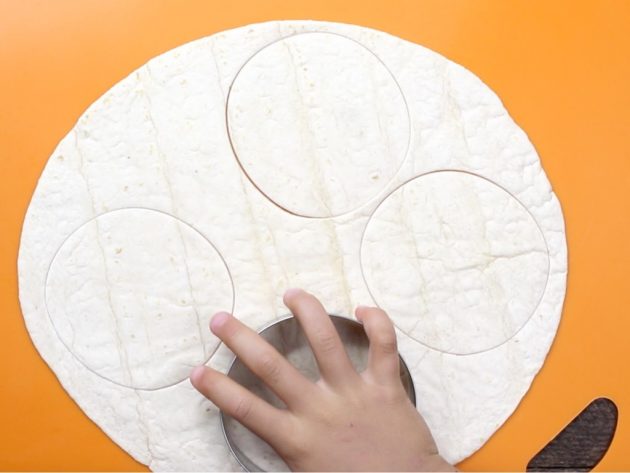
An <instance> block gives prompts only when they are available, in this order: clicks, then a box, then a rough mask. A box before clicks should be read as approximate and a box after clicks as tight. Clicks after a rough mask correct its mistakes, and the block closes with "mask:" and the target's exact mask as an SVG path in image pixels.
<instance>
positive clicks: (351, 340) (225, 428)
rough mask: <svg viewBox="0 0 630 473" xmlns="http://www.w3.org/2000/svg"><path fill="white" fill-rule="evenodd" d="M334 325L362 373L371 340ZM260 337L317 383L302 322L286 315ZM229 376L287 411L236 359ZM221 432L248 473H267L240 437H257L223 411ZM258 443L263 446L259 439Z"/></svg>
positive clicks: (352, 326) (353, 328)
mask: <svg viewBox="0 0 630 473" xmlns="http://www.w3.org/2000/svg"><path fill="white" fill-rule="evenodd" d="M330 317H331V319H332V322H333V325H334V326H335V329H336V330H337V333H338V334H339V337H340V338H341V341H342V342H343V344H344V346H345V348H346V352H347V353H348V356H349V357H350V360H351V361H352V364H353V365H354V367H355V369H357V371H362V370H363V369H364V368H365V367H366V365H367V356H368V348H369V340H368V338H367V335H366V334H365V330H364V329H363V325H362V324H360V323H359V322H357V321H355V320H352V319H349V318H347V317H342V316H339V315H333V314H331V315H330ZM258 333H259V335H260V336H261V337H262V338H263V339H264V340H266V341H267V342H269V343H270V344H271V345H272V346H273V347H274V348H275V349H276V350H278V351H279V352H280V353H281V354H282V355H284V356H286V357H287V359H288V360H289V361H290V362H291V363H292V364H293V365H294V366H296V368H298V370H299V371H300V372H301V373H302V374H304V375H306V376H307V377H308V378H309V379H311V380H313V381H315V380H317V379H318V378H319V370H318V369H317V363H316V361H315V357H314V355H313V354H312V352H311V350H310V347H309V345H308V341H307V339H306V336H305V335H304V333H303V332H302V330H301V328H300V325H299V323H298V321H297V320H296V319H295V318H294V317H293V316H292V315H286V316H284V317H281V318H280V319H277V320H275V321H273V322H271V323H270V324H268V325H266V326H264V327H263V328H262V329H260V330H259V331H258ZM398 358H399V360H400V380H401V382H402V384H403V387H404V389H405V392H406V393H407V396H408V397H409V400H410V401H411V402H412V403H413V404H414V406H415V404H416V391H415V388H414V385H413V379H412V378H411V373H410V372H409V368H408V367H407V364H406V363H405V361H404V360H403V358H402V356H400V354H399V355H398ZM227 374H228V376H229V377H230V378H232V379H233V380H235V381H236V382H238V383H239V384H241V385H243V386H244V387H246V388H248V389H249V390H250V391H252V392H254V393H255V394H257V395H258V396H260V397H262V398H263V399H264V400H266V401H267V402H269V403H271V404H272V405H275V406H277V407H284V404H283V403H282V401H281V400H280V399H278V397H277V396H275V394H273V393H272V392H271V391H270V390H269V389H268V388H267V387H266V386H265V384H264V383H263V382H262V381H261V380H260V379H259V378H258V377H257V376H256V375H254V374H253V373H252V372H251V371H250V370H249V368H247V366H245V364H244V363H243V362H242V361H241V360H240V358H238V357H235V358H234V360H233V361H232V363H231V364H230V368H229V369H228V373H227ZM220 417H221V430H222V432H223V437H224V438H225V442H226V444H227V446H228V448H229V449H230V452H231V453H232V455H233V456H234V458H235V459H236V461H237V462H238V463H239V464H240V465H241V467H242V468H243V470H245V471H265V470H264V469H263V468H262V467H260V466H259V465H258V464H257V463H256V461H255V459H252V458H250V456H249V455H248V454H247V453H246V452H245V450H246V449H247V448H246V447H245V448H244V447H243V445H241V443H240V442H239V440H240V439H239V438H238V437H239V432H240V435H241V436H243V435H246V436H248V437H250V439H249V442H245V443H250V446H251V441H252V440H253V438H254V437H255V436H254V434H253V433H251V432H249V431H247V429H245V427H243V426H241V425H240V424H239V423H238V422H237V421H236V420H234V419H233V418H232V417H230V416H228V415H227V414H225V413H224V412H223V411H221V416H220ZM256 439H257V437H256ZM257 441H258V442H261V443H262V442H263V441H262V440H260V439H258V440H257Z"/></svg>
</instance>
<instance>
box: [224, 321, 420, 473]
mask: <svg viewBox="0 0 630 473" xmlns="http://www.w3.org/2000/svg"><path fill="white" fill-rule="evenodd" d="M330 317H331V319H332V321H333V323H334V325H335V328H337V331H338V332H339V327H344V328H345V329H348V328H349V329H351V330H354V331H357V332H359V331H360V332H361V333H362V334H363V336H364V337H365V338H366V339H367V335H365V331H364V330H363V325H362V324H360V323H359V322H357V321H355V320H353V319H349V318H347V317H342V316H339V315H332V314H331V315H330ZM292 323H295V324H297V323H298V322H297V320H296V319H295V318H294V317H293V316H292V315H286V316H284V317H281V318H280V319H277V320H274V321H273V322H271V323H269V324H267V325H265V326H264V327H263V328H261V329H260V330H259V331H258V333H259V334H260V335H261V336H263V338H265V334H269V333H270V332H272V331H274V330H278V328H279V327H280V326H281V325H286V324H292ZM340 336H341V335H340ZM342 341H344V340H343V337H342ZM398 358H399V360H400V380H401V382H402V384H403V387H404V389H405V392H406V393H407V396H408V397H409V400H410V401H411V402H412V403H413V405H414V406H415V405H416V390H415V388H414V385H413V379H412V378H411V373H410V372H409V368H407V364H406V363H405V360H403V358H402V356H400V354H399V355H398ZM237 363H240V359H239V358H237V357H235V358H234V359H233V360H232V362H231V363H230V368H229V369H228V372H227V375H228V376H230V377H232V376H231V375H232V374H233V371H234V368H235V366H236V364H237ZM226 416H227V414H225V413H224V412H223V411H221V414H220V418H221V431H222V432H223V437H224V439H225V442H226V444H227V446H228V448H229V449H230V452H231V453H232V455H233V456H234V458H235V459H236V461H237V462H238V463H239V465H240V466H241V468H243V470H244V471H248V472H249V471H264V470H263V469H262V468H260V467H259V466H258V465H257V464H256V463H254V462H253V461H252V460H251V459H250V458H249V457H248V456H247V454H246V453H245V452H243V451H242V450H241V449H240V448H239V446H238V445H237V443H236V442H235V441H234V440H233V439H232V438H231V436H230V434H229V432H228V430H227V429H226V427H225V419H226Z"/></svg>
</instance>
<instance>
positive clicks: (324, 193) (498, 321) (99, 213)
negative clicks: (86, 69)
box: [19, 21, 567, 470]
mask: <svg viewBox="0 0 630 473" xmlns="http://www.w3.org/2000/svg"><path fill="white" fill-rule="evenodd" d="M301 33H308V34H301ZM566 263H567V255H566V243H565V234H564V224H563V219H562V213H561V210H560V206H559V204H558V200H557V199H556V197H555V195H554V194H553V192H552V190H551V187H550V185H549V182H548V181H547V178H546V177H545V174H544V172H543V170H542V168H541V166H540V162H539V159H538V156H537V154H536V152H535V150H534V148H533V147H532V145H531V143H530V142H529V141H528V139H527V137H526V135H525V134H524V133H523V132H522V131H521V130H520V128H519V127H518V126H517V125H516V124H515V123H514V122H513V121H512V119H511V118H510V117H509V115H508V114H507V112H506V110H505V109H504V108H503V106H502V104H501V102H500V101H499V99H498V98H497V97H496V95H495V94H494V93H493V92H492V91H491V90H490V89H488V87H486V86H485V85H484V84H483V83H482V82H481V81H480V80H479V79H478V78H477V77H475V76H474V75H473V74H471V73H470V72H468V71H467V70H466V69H464V68H462V67H461V66H458V65H457V64H454V63H453V62H451V61H449V60H447V59H445V58H444V57H442V56H440V55H439V54H436V53H434V52H432V51H430V50H427V49H426V48H423V47H421V46H418V45H415V44H412V43H409V42H406V41H403V40H401V39H398V38H394V37H392V36H389V35H387V34H385V33H381V32H377V31H374V30H369V29H366V28H361V27H357V26H350V25H342V24H332V23H317V22H296V21H291V22H274V23H264V24H258V25H253V26H247V27H243V28H238V29H235V30H231V31H228V32H225V33H220V34H216V35H214V36H211V37H208V38H204V39H201V40H198V41H195V42H192V43H190V44H187V45H184V46H182V47H179V48H177V49H175V50H173V51H170V52H168V53H165V54H163V55H162V56H159V57H157V58H155V59H153V60H152V61H150V62H149V63H148V64H147V65H145V66H143V67H141V68H140V69H138V70H137V71H135V72H133V73H132V74H131V75H130V76H129V77H127V78H125V79H124V80H122V81H121V82H120V83H118V84H116V85H115V86H114V87H113V88H112V89H111V90H110V91H108V92H107V93H106V94H105V95H104V96H103V97H101V98H100V99H99V100H97V101H96V102H95V103H94V104H93V105H92V106H91V107H90V108H89V110H88V111H87V112H86V113H85V114H84V115H83V116H82V117H81V118H80V119H79V121H78V123H77V125H76V126H75V127H74V129H73V130H72V131H71V132H70V133H69V134H68V135H67V136H66V137H65V138H64V139H63V140H62V141H61V142H60V144H59V146H58V147H57V149H56V150H55V152H54V153H53V154H52V156H51V157H50V160H49V162H48V164H47V165H46V168H45V170H44V172H43V174H42V177H41V179H40V181H39V184H38V186H37V189H36V191H35V193H34V196H33V199H32V202H31V205H30V207H29V209H28V212H27V215H26V219H25V222H24V230H23V234H22V242H21V247H20V255H19V277H20V300H21V303H22V309H23V313H24V318H25V320H26V323H27V326H28V330H29V332H30V334H31V336H32V339H33V341H34V343H35V345H36V346H37V348H38V350H39V351H40V353H41V355H42V357H43V358H44V359H45V360H46V362H47V363H48V364H49V365H50V367H51V368H52V369H53V371H54V372H55V374H56V375H57V377H58V378H59V380H60V381H61V383H62V384H63V386H64V388H65V389H66V390H67V391H68V393H69V394H70V395H71V396H72V397H73V398H74V399H75V400H76V402H77V403H78V404H79V405H80V407H81V408H82V409H83V410H84V411H85V412H86V414H87V415H88V416H89V417H90V418H92V419H93V420H94V421H95V422H96V423H97V424H98V425H99V426H100V427H101V428H102V429H103V430H104V431H105V432H106V433H107V434H108V435H109V436H110V437H111V438H112V439H113V440H114V441H115V442H117V443H118V444H119V445H121V446H122V447H123V448H124V449H125V450H127V451H128V452H129V453H130V454H131V455H132V456H133V457H134V458H136V459H137V460H139V461H140V462H142V463H145V464H147V465H149V466H150V467H151V468H152V469H154V470H207V469H215V470H231V469H237V465H236V464H235V462H234V461H233V459H232V458H231V457H230V455H229V453H228V450H227V448H226V446H225V445H224V441H223V437H222V435H221V431H220V427H219V422H218V411H217V409H216V407H214V406H213V405H212V404H211V403H210V402H209V401H207V400H205V399H204V398H203V397H202V396H200V395H199V394H198V393H197V392H196V391H195V390H194V389H193V388H192V386H191V385H190V383H189V381H188V380H187V376H188V374H189V372H190V370H191V368H192V367H193V366H195V365H196V364H199V363H204V362H206V363H208V364H209V365H210V366H213V367H215V368H219V369H222V370H225V369H226V368H227V364H228V362H229V361H230V353H229V351H228V350H227V349H226V348H225V347H223V346H222V345H220V344H219V343H218V340H217V339H216V338H214V337H213V336H212V335H211V334H210V333H209V332H208V330H207V321H208V319H209V317H210V316H211V315H212V313H214V312H215V311H217V310H220V309H227V310H233V311H234V313H235V315H236V316H237V317H239V318H240V319H241V320H243V321H244V322H245V323H247V324H248V325H250V326H251V327H254V328H258V327H260V326H262V325H265V324H267V323H268V322H270V321H271V320H273V319H274V318H276V317H278V316H281V315H283V314H285V313H286V308H285V307H283V305H282V300H281V297H282V294H283V292H284V290H285V289H286V288H288V287H295V286H298V287H305V288H307V289H309V290H310V291H312V292H313V293H315V294H316V295H317V296H318V297H320V298H321V300H322V301H323V303H324V304H325V306H326V307H327V309H328V310H329V311H330V312H331V313H336V314H346V315H351V314H352V311H353V308H354V307H355V306H356V305H358V304H368V305H370V304H375V303H378V304H379V305H381V306H382V307H384V308H385V309H386V310H388V311H389V313H390V315H391V316H392V318H393V319H394V321H395V323H396V325H397V327H398V337H399V345H400V351H401V354H402V356H403V358H404V359H405V360H406V362H407V364H408V366H409V368H410V370H411V372H412V375H413V377H414V380H415V387H416V391H417V398H418V408H419V410H420V411H421V412H422V413H423V414H424V415H425V417H426V420H427V422H428V423H429V425H430V427H431V429H432V431H433V433H434V435H435V437H436V440H437V443H438V445H439V448H440V450H441V452H442V453H443V454H444V456H445V457H446V458H447V459H448V460H450V461H453V462H456V461H459V460H461V459H463V458H465V457H466V456H468V455H470V454H471V453H473V452H474V451H475V450H477V449H478V448H479V447H481V446H482V445H483V443H484V442H485V441H486V440H487V439H488V438H489V437H490V436H491V435H492V434H493V433H494V432H495V431H496V429H497V428H498V427H499V426H500V425H501V424H502V423H503V422H504V421H505V420H506V419H507V417H508V416H509V415H510V414H511V413H512V412H513V411H514V409H515V408H516V406H517V405H518V403H519V401H520V399H521V398H522V396H523V395H524V394H525V392H526V391H527V389H528V388H529V386H530V383H531V382H532V379H533V377H534V376H535V374H536V373H537V372H538V370H539V369H540V367H541V366H542V364H543V361H544V358H545V356H546V354H547V352H548V350H549V347H550V345H551V342H552V340H553V338H554V335H555V332H556V328H557V325H558V322H559V319H560V313H561V308H562V302H563V299H564V294H565V280H566V268H567V266H566Z"/></svg>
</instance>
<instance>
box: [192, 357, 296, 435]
mask: <svg viewBox="0 0 630 473" xmlns="http://www.w3.org/2000/svg"><path fill="white" fill-rule="evenodd" d="M190 381H191V383H192V384H193V386H194V387H195V389H197V391H199V392H200V393H201V394H203V395H204V396H205V397H207V398H208V399H209V400H210V401H212V402H213V403H214V404H215V405H216V406H217V407H218V408H219V409H221V410H222V411H223V412H224V413H225V414H227V415H229V416H230V417H233V418H234V419H236V420H237V421H239V422H240V423H241V424H243V425H244V426H245V427H247V428H248V429H249V430H251V431H252V432H254V433H255V434H256V435H258V436H259V437H261V438H262V439H263V440H265V441H267V442H268V443H269V444H271V445H272V446H274V445H277V444H278V443H280V444H281V443H282V441H281V439H279V438H278V436H279V435H282V432H286V429H284V428H282V427H283V425H286V422H287V421H288V418H287V417H288V414H287V412H286V411H283V410H281V409H278V408H276V407H273V406H272V405H270V404H268V403H267V402H265V401H263V400H262V399H260V398H259V397H258V396H256V395H254V394H253V393H251V392H250V391H248V390H247V389H245V388H244V387H243V386H241V385H240V384H238V383H237V382H236V381H234V380H233V379H231V378H229V377H228V376H226V375H225V374H223V373H220V372H218V371H216V370H213V369H212V368H208V367H206V366H199V367H197V368H195V369H194V370H193V372H192V374H191V375H190Z"/></svg>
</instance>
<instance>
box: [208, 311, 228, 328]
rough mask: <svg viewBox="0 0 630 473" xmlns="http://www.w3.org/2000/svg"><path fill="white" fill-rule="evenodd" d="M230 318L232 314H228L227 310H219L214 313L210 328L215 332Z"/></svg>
mask: <svg viewBox="0 0 630 473" xmlns="http://www.w3.org/2000/svg"><path fill="white" fill-rule="evenodd" d="M229 318H230V314H228V313H227V312H218V313H216V314H214V316H213V317H212V320H211V321H210V330H212V331H213V332H215V331H216V330H218V329H220V328H221V327H222V326H223V325H224V324H225V322H227V320H228V319H229Z"/></svg>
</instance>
